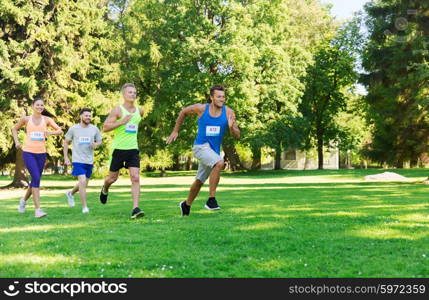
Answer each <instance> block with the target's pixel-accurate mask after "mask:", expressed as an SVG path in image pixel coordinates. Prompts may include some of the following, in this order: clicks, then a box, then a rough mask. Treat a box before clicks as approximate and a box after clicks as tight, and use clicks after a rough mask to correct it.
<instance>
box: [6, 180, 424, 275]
mask: <svg viewBox="0 0 429 300" xmlns="http://www.w3.org/2000/svg"><path fill="white" fill-rule="evenodd" d="M222 186H227V187H237V188H243V189H240V190H235V191H234V190H225V191H222V190H221V191H219V192H218V194H217V198H218V201H219V204H220V205H221V207H222V210H221V211H218V212H211V211H207V210H204V208H203V205H204V201H205V199H206V197H207V192H202V193H201V194H200V196H199V197H198V199H197V200H196V201H195V202H194V205H193V206H192V212H191V216H190V217H186V218H183V217H180V216H179V209H178V202H179V201H182V200H184V199H185V198H186V195H187V192H184V191H166V192H159V191H150V190H145V186H144V185H143V193H142V197H141V199H143V201H142V202H141V206H142V208H143V210H145V212H146V214H147V216H145V217H144V218H143V219H141V220H137V221H132V220H130V219H129V214H130V211H131V206H132V202H131V195H130V193H127V192H115V190H114V188H123V187H129V186H116V187H114V188H113V189H112V191H111V194H110V197H109V200H108V203H107V204H106V205H101V204H100V203H99V202H98V194H97V193H94V192H90V193H88V197H89V199H88V202H89V207H90V209H91V212H90V215H83V214H82V213H81V212H80V204H79V200H78V197H76V203H77V205H76V207H73V208H70V207H68V206H67V203H66V201H65V199H64V198H63V197H62V196H61V197H60V196H58V195H52V194H51V195H46V196H44V197H43V199H42V207H46V210H47V211H48V213H49V216H48V217H47V218H44V219H41V220H36V219H34V217H33V216H32V208H31V205H29V211H28V212H27V213H26V214H25V215H19V214H17V213H16V202H17V201H16V200H3V201H2V203H1V205H2V209H1V210H0V224H1V228H2V229H3V230H0V241H1V242H0V243H1V244H0V247H1V248H0V249H1V252H2V257H3V258H4V259H2V260H1V262H0V270H2V271H1V273H0V274H1V275H2V276H4V277H19V276H27V275H30V276H34V277H50V276H57V277H100V276H101V275H103V276H104V277H128V276H130V275H131V276H133V277H418V276H423V277H424V276H428V275H429V270H428V267H427V263H426V260H425V256H423V255H428V254H429V248H428V245H429V243H428V242H429V238H428V234H427V232H428V228H429V221H428V217H427V215H428V210H427V208H428V205H427V186H424V185H416V184H409V183H408V184H406V183H401V184H397V183H379V182H378V183H352V184H350V183H340V184H338V183H335V184H334V183H320V184H272V185H271V184H270V185H266V184H257V185H247V184H246V185H242V184H240V185H222ZM159 187H160V186H159V185H150V186H146V189H150V188H159ZM162 187H186V188H188V187H189V186H188V185H166V186H164V185H163V186H162ZM250 187H256V188H261V189H256V190H255V189H248V188H250ZM310 187H311V188H310ZM262 188H264V189H262ZM428 256H429V255H428Z"/></svg>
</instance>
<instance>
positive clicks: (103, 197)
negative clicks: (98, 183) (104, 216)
mask: <svg viewBox="0 0 429 300" xmlns="http://www.w3.org/2000/svg"><path fill="white" fill-rule="evenodd" d="M103 190H104V185H103V187H102V188H101V191H100V202H101V203H102V204H106V203H107V196H108V194H105V193H104V191H103Z"/></svg>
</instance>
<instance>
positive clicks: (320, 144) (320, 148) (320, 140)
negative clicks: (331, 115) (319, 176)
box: [317, 136, 323, 170]
mask: <svg viewBox="0 0 429 300" xmlns="http://www.w3.org/2000/svg"><path fill="white" fill-rule="evenodd" d="M317 159H318V166H319V167H318V169H319V170H323V137H321V136H318V137H317Z"/></svg>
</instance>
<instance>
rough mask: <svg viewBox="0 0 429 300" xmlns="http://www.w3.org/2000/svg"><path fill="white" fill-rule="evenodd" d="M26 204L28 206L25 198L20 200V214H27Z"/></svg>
mask: <svg viewBox="0 0 429 300" xmlns="http://www.w3.org/2000/svg"><path fill="white" fill-rule="evenodd" d="M25 204H27V201H25V200H24V198H21V199H19V206H18V212H19V213H21V214H23V213H25Z"/></svg>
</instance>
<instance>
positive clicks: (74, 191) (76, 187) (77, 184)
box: [70, 182, 79, 195]
mask: <svg viewBox="0 0 429 300" xmlns="http://www.w3.org/2000/svg"><path fill="white" fill-rule="evenodd" d="M77 191H79V182H78V183H76V185H75V186H74V187H73V188H72V189H71V191H70V193H71V194H72V195H74V194H76V193H77Z"/></svg>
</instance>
